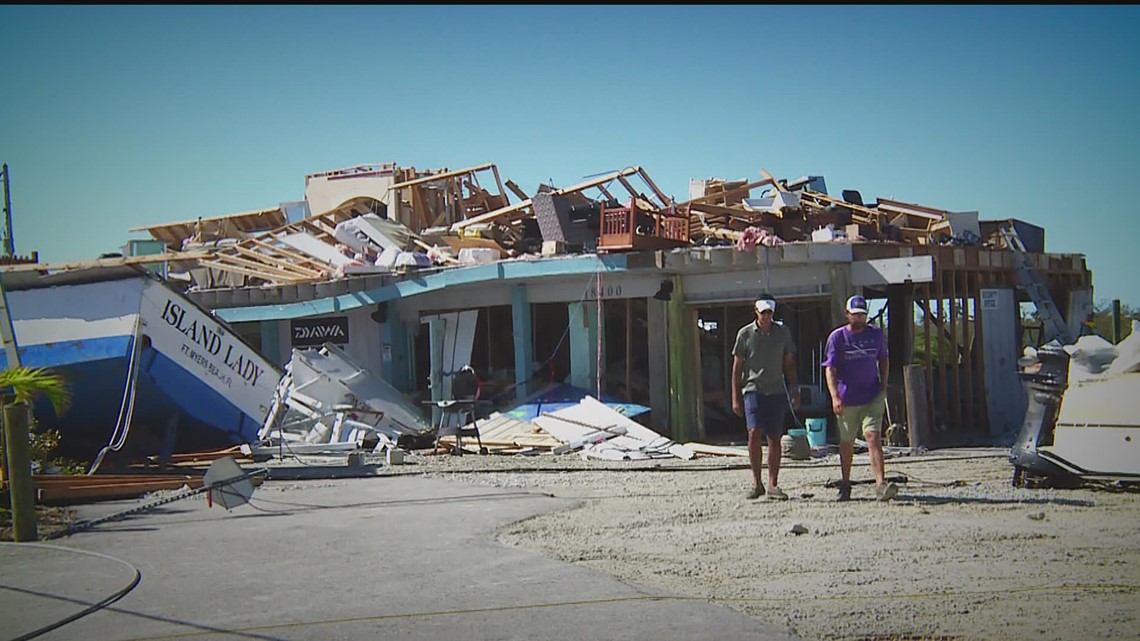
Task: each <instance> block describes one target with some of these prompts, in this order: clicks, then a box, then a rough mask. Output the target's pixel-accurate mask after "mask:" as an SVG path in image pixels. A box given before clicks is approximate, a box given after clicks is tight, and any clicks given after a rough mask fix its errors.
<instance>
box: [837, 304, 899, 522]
mask: <svg viewBox="0 0 1140 641" xmlns="http://www.w3.org/2000/svg"><path fill="white" fill-rule="evenodd" d="M846 316H847V324H846V325H842V326H840V327H837V328H836V329H835V330H834V331H832V332H831V335H830V336H828V337H827V348H826V349H825V350H824V359H823V366H824V367H826V368H827V388H828V389H829V390H830V391H831V409H832V410H833V411H834V412H835V417H836V419H837V420H838V422H839V467H840V474H841V475H842V479H841V480H840V483H839V500H840V501H849V500H851V459H852V458H853V457H854V452H855V437H856V436H858V435H859V434H860V433H862V434H863V438H865V439H866V440H867V449H868V451H870V454H871V470H872V471H873V472H874V474H875V483H876V485H875V496H876V497H878V499H879V500H880V501H889V500H891V499H892V498H894V497H895V494H897V493H898V486H896V485H895V484H894V483H887V482H886V471H885V470H884V469H883V467H884V466H883V444H882V440H881V439H880V438H879V432H880V428H881V427H882V424H883V407H884V403H885V402H886V395H887V372H888V371H889V367H890V360H889V355H888V353H887V339H886V336H884V335H883V330H881V329H879V328H878V327H875V326H874V325H868V324H867V299H865V298H863V297H862V296H852V297H851V298H848V299H847V310H846Z"/></svg>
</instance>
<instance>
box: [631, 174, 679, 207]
mask: <svg viewBox="0 0 1140 641" xmlns="http://www.w3.org/2000/svg"><path fill="white" fill-rule="evenodd" d="M638 173H639V175H640V176H641V179H642V180H644V181H645V184H646V185H649V188H650V189H652V190H653V193H654V194H656V195H657V199H658V200H660V201H661V208H662V209H665V208H666V207H668V206H669V205H671V204H673V199H672V198H669V197H668V196H666V195H665V193H664V192H662V191H661V190H660V189H658V188H657V184H656V183H654V182H653V179H652V178H650V177H649V174H648V173H646V172H645V170H644V169H643V170H641V171H640V172H638Z"/></svg>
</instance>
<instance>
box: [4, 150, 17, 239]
mask: <svg viewBox="0 0 1140 641" xmlns="http://www.w3.org/2000/svg"><path fill="white" fill-rule="evenodd" d="M0 175H2V176H3V178H4V255H5V256H7V257H8V258H13V257H15V255H16V241H15V240H14V239H13V238H12V195H11V193H9V191H8V163H4V165H3V167H0Z"/></svg>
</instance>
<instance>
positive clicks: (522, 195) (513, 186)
mask: <svg viewBox="0 0 1140 641" xmlns="http://www.w3.org/2000/svg"><path fill="white" fill-rule="evenodd" d="M507 189H510V190H511V191H512V192H514V194H515V195H516V196H518V197H519V199H520V200H530V196H527V195H526V192H525V191H523V190H522V189H521V188H520V187H519V186H518V185H516V184H515V182H514V181H513V180H507Z"/></svg>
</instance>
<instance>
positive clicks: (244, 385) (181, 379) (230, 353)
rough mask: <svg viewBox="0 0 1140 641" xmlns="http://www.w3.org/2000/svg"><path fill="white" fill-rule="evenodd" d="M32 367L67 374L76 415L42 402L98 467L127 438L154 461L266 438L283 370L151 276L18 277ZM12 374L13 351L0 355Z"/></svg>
mask: <svg viewBox="0 0 1140 641" xmlns="http://www.w3.org/2000/svg"><path fill="white" fill-rule="evenodd" d="M4 287H5V290H6V291H7V304H8V309H9V313H10V316H11V319H12V327H13V330H14V333H15V339H16V343H17V345H18V348H19V357H20V364H21V365H23V366H27V367H47V368H50V369H52V370H53V371H56V372H58V373H60V374H62V375H63V378H64V379H65V381H66V383H67V385H68V386H69V388H70V389H71V392H72V405H71V408H70V409H69V410H68V411H66V412H64V413H62V415H60V416H57V415H56V414H55V412H54V411H53V410H52V408H51V407H50V405H49V404H48V403H47V402H46V401H43V400H41V401H39V402H37V403H36V405H35V407H34V412H35V416H36V420H37V422H38V423H39V425H40V427H42V428H55V429H59V430H60V432H61V441H62V443H61V454H63V455H65V456H68V457H71V458H76V459H79V460H90V458H91V457H93V456H94V455H95V454H96V453H97V452H99V451H100V450H101V449H102V448H104V447H105V446H107V445H108V444H111V443H114V442H116V441H118V442H119V444H120V445H121V442H122V441H125V440H126V438H127V434H128V433H129V434H131V438H132V439H133V440H134V441H135V442H137V443H144V442H146V441H147V440H149V441H151V443H150V445H151V446H150V449H152V450H154V451H153V452H148V453H153V454H161V453H166V454H169V453H171V452H182V451H199V450H203V449H212V448H218V447H225V446H228V445H237V444H241V443H250V442H254V441H255V440H256V438H257V432H258V430H259V429H260V428H261V425H262V423H263V421H264V419H265V417H266V414H267V413H268V410H269V407H270V404H271V403H272V401H273V393H274V390H275V388H276V385H277V382H278V380H279V379H280V378H281V371H280V369H279V368H278V367H276V366H275V365H274V364H272V363H270V362H269V361H267V360H266V359H265V358H263V357H262V356H261V355H259V354H258V353H257V351H256V350H255V349H254V348H253V347H251V346H250V345H248V344H247V343H246V342H245V341H244V340H242V338H241V337H240V336H238V335H237V334H236V333H234V332H233V331H232V330H231V329H230V327H229V326H228V325H226V324H225V323H224V322H222V321H219V320H218V319H216V318H214V317H213V316H212V315H210V313H209V312H207V311H205V310H204V309H202V308H200V307H198V306H197V305H196V304H195V303H193V302H192V301H191V300H190V299H188V298H186V297H185V296H183V295H182V294H181V293H179V292H177V291H175V290H174V289H172V288H171V287H169V286H168V285H167V284H166V283H165V282H164V281H162V280H161V279H159V278H157V277H155V276H153V275H151V274H150V273H149V272H147V271H145V270H143V269H140V268H134V267H114V268H101V269H91V270H83V271H76V272H65V273H60V274H54V275H42V274H39V273H26V272H25V273H7V274H5V275H4ZM0 359H2V362H3V363H4V366H5V367H7V355H6V354H0Z"/></svg>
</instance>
